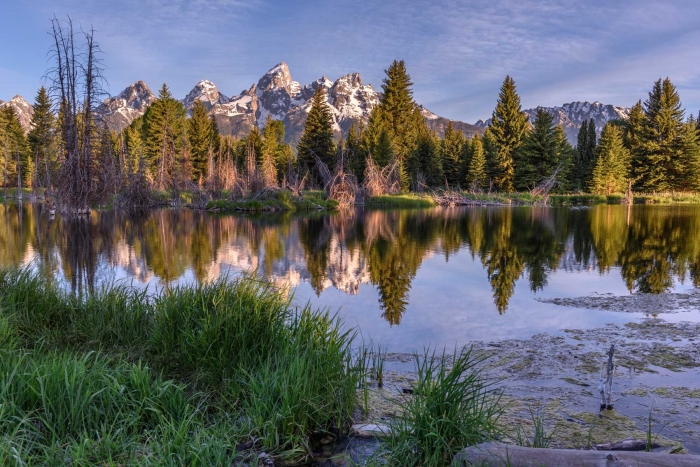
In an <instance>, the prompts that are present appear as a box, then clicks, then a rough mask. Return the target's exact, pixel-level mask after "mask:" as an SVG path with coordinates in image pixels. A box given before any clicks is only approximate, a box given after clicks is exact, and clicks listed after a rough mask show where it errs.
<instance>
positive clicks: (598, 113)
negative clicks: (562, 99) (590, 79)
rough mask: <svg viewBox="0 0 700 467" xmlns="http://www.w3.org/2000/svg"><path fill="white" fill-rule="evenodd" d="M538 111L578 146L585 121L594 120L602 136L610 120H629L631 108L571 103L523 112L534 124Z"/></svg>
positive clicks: (481, 123) (596, 102)
mask: <svg viewBox="0 0 700 467" xmlns="http://www.w3.org/2000/svg"><path fill="white" fill-rule="evenodd" d="M538 109H543V110H545V111H547V112H548V113H549V114H550V115H552V116H553V117H554V124H555V125H561V126H562V127H563V128H564V133H566V137H567V139H568V140H569V142H570V143H571V144H573V145H575V144H576V138H577V136H578V130H579V129H580V128H581V124H583V122H584V121H588V120H590V119H591V118H592V119H593V121H594V122H595V127H596V132H597V133H598V135H600V132H601V131H603V127H604V126H605V124H606V123H608V122H609V121H610V120H616V119H622V120H627V118H628V117H629V113H630V108H629V107H617V106H614V105H610V104H601V103H600V102H598V101H595V102H593V103H591V102H588V101H584V102H581V101H577V102H569V103H568V104H564V105H562V106H560V107H535V108H534V109H526V110H524V111H523V112H524V113H526V114H527V116H528V119H529V121H530V122H531V123H532V122H534V120H535V115H536V114H537V110H538ZM490 124H491V119H490V118H489V119H488V120H486V121H483V120H479V121H477V122H476V123H475V124H474V125H476V126H478V127H480V128H484V129H485V128H486V127H487V126H489V125H490Z"/></svg>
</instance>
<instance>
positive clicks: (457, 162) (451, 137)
mask: <svg viewBox="0 0 700 467" xmlns="http://www.w3.org/2000/svg"><path fill="white" fill-rule="evenodd" d="M464 142H465V138H464V134H463V133H462V132H461V131H459V130H455V129H454V127H453V126H452V121H450V122H449V123H448V124H447V128H446V129H445V138H444V139H443V140H442V142H441V145H440V149H441V160H442V169H443V171H444V172H445V178H446V179H447V183H448V184H449V185H450V186H451V187H457V186H459V185H460V182H461V181H462V180H461V179H460V172H461V170H462V165H463V159H462V157H463V153H464Z"/></svg>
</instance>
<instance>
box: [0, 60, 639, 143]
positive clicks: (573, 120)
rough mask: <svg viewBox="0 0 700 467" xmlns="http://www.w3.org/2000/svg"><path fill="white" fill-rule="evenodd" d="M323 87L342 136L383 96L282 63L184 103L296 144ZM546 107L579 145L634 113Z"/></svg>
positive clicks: (482, 124)
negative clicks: (273, 131) (277, 123)
mask: <svg viewBox="0 0 700 467" xmlns="http://www.w3.org/2000/svg"><path fill="white" fill-rule="evenodd" d="M319 87H322V88H325V89H326V91H327V95H328V104H329V105H330V108H331V112H332V114H333V129H334V131H335V132H336V135H337V136H340V135H341V134H343V135H344V134H346V133H347V131H348V129H349V128H350V126H351V124H352V123H353V122H354V123H358V122H362V123H366V122H367V120H368V119H369V115H370V113H371V111H372V109H373V108H374V107H375V106H376V105H378V104H379V99H380V97H381V93H380V92H379V91H377V90H375V89H374V88H373V87H372V85H371V84H365V83H363V81H362V78H361V76H360V74H359V73H351V74H348V75H345V76H341V77H340V78H338V79H337V80H335V81H333V80H331V79H329V78H327V77H326V76H322V77H321V78H319V79H317V80H315V81H313V82H311V83H309V84H306V85H301V84H300V83H299V82H297V81H294V80H293V79H292V76H291V74H290V71H289V67H288V66H287V64H286V63H284V62H282V63H280V64H278V65H276V66H274V67H273V68H272V69H270V70H269V71H268V72H267V73H265V74H264V75H263V76H262V77H261V78H260V79H259V80H258V82H257V83H254V84H253V85H251V86H250V88H248V89H245V90H243V91H241V92H240V93H239V94H238V95H236V96H233V97H228V96H227V95H225V94H223V93H221V92H220V91H219V90H218V89H217V87H216V85H215V84H214V83H212V82H211V81H208V80H202V81H200V82H199V83H197V84H196V85H195V87H194V88H193V89H192V90H191V91H190V92H189V93H188V94H187V95H186V96H185V98H184V99H182V100H181V102H182V103H183V104H184V106H185V108H187V110H188V112H190V113H191V111H192V108H193V106H194V103H195V101H198V100H199V101H201V102H202V103H203V104H204V106H205V107H206V109H207V111H208V113H209V114H210V115H212V116H214V118H215V119H216V122H217V124H218V126H219V131H220V132H221V133H222V134H230V135H233V136H236V137H242V136H245V135H247V134H248V133H249V132H250V130H251V129H252V128H253V126H258V127H259V128H262V127H263V126H264V125H265V121H266V119H267V117H268V115H269V116H271V117H272V118H273V119H276V120H282V121H283V122H284V124H285V127H286V140H287V141H288V142H290V143H296V142H298V141H299V139H300V138H301V134H302V132H303V129H304V122H305V121H306V116H307V114H308V112H309V109H310V107H311V97H312V96H313V94H314V93H315V91H316V90H317V89H318V88H319ZM156 98H157V97H156V95H155V94H154V93H153V92H152V91H151V89H150V88H149V87H148V86H147V85H146V83H144V82H143V81H137V82H136V83H134V84H132V85H130V86H129V87H127V88H126V89H124V90H123V91H122V92H121V93H120V94H119V95H117V96H114V97H110V98H108V99H106V100H105V101H104V102H103V103H102V105H101V110H102V111H103V112H104V116H105V120H106V122H107V125H108V126H109V127H110V128H111V129H113V130H117V131H120V130H122V129H124V128H125V127H126V126H128V125H129V124H130V123H131V122H132V121H133V120H134V119H135V118H137V117H139V116H140V115H143V113H144V112H145V111H146V108H147V107H148V106H149V105H150V104H151V103H153V102H154V101H155V100H156ZM4 105H11V106H13V107H14V108H15V110H16V111H17V114H18V115H19V117H20V122H21V123H22V126H23V128H25V130H26V131H28V130H29V126H30V121H31V115H32V113H33V108H32V106H31V104H29V103H28V102H27V101H26V100H24V98H22V97H21V96H15V97H13V98H12V99H11V100H10V101H8V102H2V101H0V107H2V106H4ZM419 108H420V111H421V113H422V114H423V116H424V118H425V121H426V124H427V125H428V127H429V128H431V129H432V130H434V131H436V132H437V133H438V135H440V136H443V135H444V133H445V128H446V127H447V125H448V124H449V123H450V122H452V125H453V126H454V128H456V129H457V130H459V131H462V132H463V133H464V134H465V135H466V136H469V137H471V136H473V135H475V134H477V133H483V131H484V130H485V128H486V127H487V126H488V125H489V123H490V121H491V120H490V119H489V120H486V121H483V120H479V121H477V122H476V123H475V124H469V123H465V122H461V121H457V120H449V119H447V118H444V117H441V116H439V115H436V114H435V113H433V112H431V111H430V110H428V109H427V108H425V107H423V106H422V105H421V106H419ZM538 108H539V107H538ZM538 108H534V109H527V110H525V111H524V112H525V113H526V114H527V115H528V116H529V118H530V121H533V120H534V116H535V114H536V112H537V109H538ZM542 108H543V109H544V110H546V111H547V112H549V113H550V114H552V116H553V117H554V123H555V124H556V125H562V126H563V128H564V131H565V132H566V135H567V137H568V139H569V141H570V142H571V143H572V144H576V136H577V133H578V129H579V128H580V126H581V124H582V123H583V121H584V120H589V119H591V118H592V119H593V120H594V121H595V124H596V129H597V130H598V133H600V131H601V130H602V128H603V127H604V126H605V123H607V122H608V121H609V120H612V119H625V118H627V116H628V115H629V108H626V107H616V106H613V105H608V104H601V103H600V102H593V103H589V102H571V103H568V104H564V105H562V106H561V107H542Z"/></svg>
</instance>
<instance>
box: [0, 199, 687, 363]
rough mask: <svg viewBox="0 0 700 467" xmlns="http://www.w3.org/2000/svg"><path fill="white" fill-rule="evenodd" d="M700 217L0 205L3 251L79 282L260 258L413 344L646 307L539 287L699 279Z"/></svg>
mask: <svg viewBox="0 0 700 467" xmlns="http://www.w3.org/2000/svg"><path fill="white" fill-rule="evenodd" d="M699 232H700V206H670V207H663V206H633V207H631V208H629V209H628V207H626V206H594V207H590V208H532V207H513V208H509V207H489V208H481V207H479V208H451V209H444V208H435V209H430V210H400V211H376V210H372V211H369V210H362V209H358V210H356V211H354V212H352V213H344V214H343V213H334V214H311V215H273V214H265V215H254V216H250V215H212V214H208V213H203V212H198V211H192V210H156V211H151V212H149V213H146V214H129V213H125V212H119V211H112V212H94V213H93V214H92V216H91V217H90V219H89V220H68V219H62V218H61V217H60V216H57V217H56V218H55V219H50V217H49V215H48V213H47V212H46V211H45V210H43V209H42V206H40V205H32V204H26V203H25V204H21V205H17V204H7V205H0V266H17V265H22V264H30V265H31V267H33V268H36V269H37V270H38V271H40V272H41V273H42V274H45V275H46V277H47V278H52V279H53V280H57V281H59V282H60V283H61V284H63V286H65V287H66V288H69V289H72V290H75V291H80V290H86V289H95V288H98V287H100V286H101V285H103V284H105V283H111V282H114V281H118V282H126V283H131V284H133V285H134V286H135V287H138V288H146V289H148V290H149V291H157V290H159V289H162V288H164V287H172V286H175V285H180V284H189V283H194V282H203V281H210V280H215V279H217V278H219V277H221V276H222V275H228V276H233V275H234V274H236V273H239V272H241V271H257V274H258V275H260V276H261V277H265V278H267V279H269V280H272V281H273V282H275V283H276V284H279V285H289V286H291V290H292V292H293V293H294V300H295V302H296V303H298V304H304V303H306V302H307V301H310V302H311V303H312V304H313V305H314V306H317V307H329V308H331V309H332V310H340V313H341V314H342V316H343V317H344V319H345V322H346V323H347V324H348V325H351V326H358V327H359V329H360V331H361V332H362V334H363V336H365V337H366V338H371V339H373V340H374V341H375V342H376V341H381V342H382V343H384V344H385V345H386V346H387V347H388V348H389V350H390V351H396V352H408V351H413V350H420V349H421V348H422V347H423V346H426V345H429V344H431V345H438V346H443V345H447V346H450V347H451V346H454V345H455V344H457V345H462V344H466V343H468V342H469V341H471V340H500V339H506V338H529V337H531V336H532V335H533V334H537V333H540V332H549V333H555V334H556V333H560V332H561V330H562V329H564V328H590V327H596V326H599V325H601V324H605V323H615V322H627V321H630V320H633V319H641V318H642V317H643V316H641V315H639V316H637V315H630V314H619V313H614V312H608V311H604V310H584V309H576V308H567V307H561V306H557V305H553V304H546V303H541V302H539V301H537V300H536V299H537V298H540V297H542V298H554V297H577V296H584V295H593V294H605V293H610V294H615V295H625V294H629V293H632V292H649V293H666V292H670V291H681V290H686V289H690V288H693V287H696V286H698V285H700V235H698V233H699ZM668 318H670V319H672V320H692V321H697V320H698V319H700V315H698V314H697V313H696V312H689V313H680V314H678V315H671V316H669V317H668Z"/></svg>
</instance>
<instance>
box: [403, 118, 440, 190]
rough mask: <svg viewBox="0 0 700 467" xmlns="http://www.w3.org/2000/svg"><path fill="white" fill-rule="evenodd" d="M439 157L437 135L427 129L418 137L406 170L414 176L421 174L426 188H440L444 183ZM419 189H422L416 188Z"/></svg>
mask: <svg viewBox="0 0 700 467" xmlns="http://www.w3.org/2000/svg"><path fill="white" fill-rule="evenodd" d="M441 159H442V158H441V157H440V143H439V140H438V138H437V135H435V133H433V132H432V131H430V130H428V129H427V128H426V129H425V130H424V131H422V132H421V133H420V135H419V136H418V146H417V147H416V149H415V150H414V154H413V158H412V160H413V161H415V162H414V164H411V167H408V169H409V170H410V171H411V172H413V173H414V174H418V173H420V174H422V175H423V176H424V177H425V183H426V184H427V185H428V186H440V185H444V183H445V173H444V171H443V166H442V160H441ZM416 188H418V189H421V188H422V187H416Z"/></svg>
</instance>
